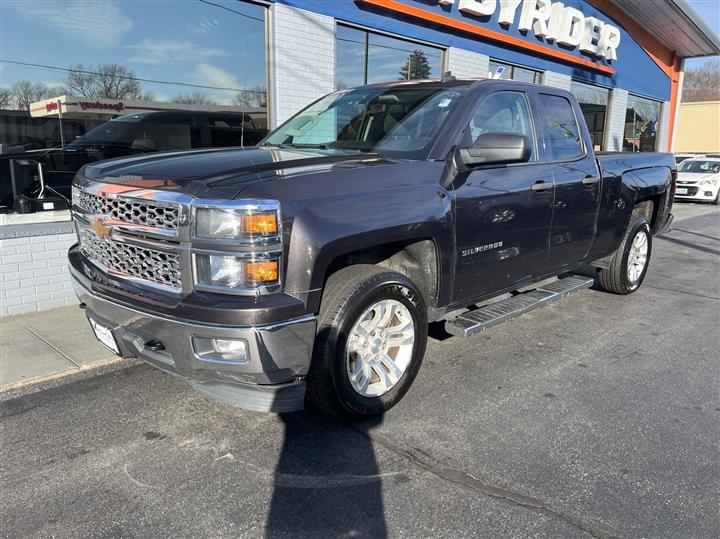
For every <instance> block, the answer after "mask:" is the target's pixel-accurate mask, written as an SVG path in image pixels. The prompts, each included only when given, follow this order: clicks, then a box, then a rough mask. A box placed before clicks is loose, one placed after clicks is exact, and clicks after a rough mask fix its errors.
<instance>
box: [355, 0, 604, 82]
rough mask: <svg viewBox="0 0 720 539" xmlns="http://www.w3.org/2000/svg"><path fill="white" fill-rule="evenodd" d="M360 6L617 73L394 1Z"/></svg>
mask: <svg viewBox="0 0 720 539" xmlns="http://www.w3.org/2000/svg"><path fill="white" fill-rule="evenodd" d="M358 1H359V2H361V3H363V4H368V5H372V6H375V7H378V8H381V9H386V10H388V11H391V12H394V13H396V14H401V15H404V16H406V17H411V18H414V19H420V20H422V21H424V22H426V23H428V22H429V23H432V24H436V25H440V26H443V27H446V28H452V29H454V30H459V31H461V32H465V33H467V34H471V35H473V36H476V37H481V38H484V39H488V40H490V41H495V42H497V43H499V44H502V45H506V46H507V45H509V46H512V47H515V48H518V49H522V50H524V51H527V52H531V53H533V54H540V55H543V56H547V57H550V58H552V59H555V60H559V61H561V62H565V63H569V64H573V65H579V66H583V67H585V68H587V69H593V70H595V71H599V72H601V73H603V74H605V75H614V74H615V72H616V69H615V68H614V67H610V66H607V65H603V64H598V63H596V62H593V61H591V60H586V59H584V58H580V57H577V56H574V55H572V54H569V53H566V52H562V51H559V50H555V49H551V48H549V47H545V46H543V45H540V44H537V43H532V42H530V41H525V40H522V39H520V38H517V37H514V36H511V35H507V34H502V33H500V32H495V31H494V30H488V29H487V28H483V27H481V26H477V25H475V24H470V23H466V22H464V21H461V20H457V19H453V18H450V17H446V16H445V15H438V14H437V13H433V12H430V11H428V10H426V9H422V8H418V7H415V6H410V5H408V4H403V3H401V2H398V1H397V0H358Z"/></svg>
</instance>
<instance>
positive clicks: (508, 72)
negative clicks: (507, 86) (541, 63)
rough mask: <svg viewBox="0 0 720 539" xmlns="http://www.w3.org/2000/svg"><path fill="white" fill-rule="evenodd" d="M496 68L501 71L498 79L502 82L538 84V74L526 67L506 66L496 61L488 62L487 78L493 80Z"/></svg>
mask: <svg viewBox="0 0 720 539" xmlns="http://www.w3.org/2000/svg"><path fill="white" fill-rule="evenodd" d="M498 68H500V69H501V71H502V73H501V75H500V77H499V78H500V79H504V80H517V81H520V82H529V83H533V84H537V83H539V82H540V72H539V71H535V70H534V69H528V68H526V67H520V66H514V65H511V64H506V63H504V62H498V61H497V60H490V72H489V73H488V76H489V77H490V78H493V77H495V76H496V74H497V72H498Z"/></svg>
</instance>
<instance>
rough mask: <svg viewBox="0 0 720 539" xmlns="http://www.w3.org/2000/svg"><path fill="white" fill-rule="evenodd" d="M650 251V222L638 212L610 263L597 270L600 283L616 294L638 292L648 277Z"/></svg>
mask: <svg viewBox="0 0 720 539" xmlns="http://www.w3.org/2000/svg"><path fill="white" fill-rule="evenodd" d="M651 253H652V232H651V231H650V223H648V221H647V219H645V218H644V217H640V216H638V217H636V218H635V220H634V221H632V222H631V223H630V227H629V228H628V231H627V233H626V234H625V237H624V238H623V242H622V243H621V244H620V247H618V249H617V251H615V253H614V254H613V255H612V257H611V259H610V265H609V267H608V268H607V269H601V270H600V271H599V272H598V277H597V284H598V286H599V287H600V288H601V289H602V290H605V291H606V292H612V293H614V294H622V295H625V294H631V293H633V292H635V291H636V290H637V289H638V288H640V285H641V284H642V282H643V281H644V280H645V275H646V274H647V270H648V264H649V262H650V255H651Z"/></svg>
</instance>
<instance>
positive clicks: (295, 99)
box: [269, 3, 335, 128]
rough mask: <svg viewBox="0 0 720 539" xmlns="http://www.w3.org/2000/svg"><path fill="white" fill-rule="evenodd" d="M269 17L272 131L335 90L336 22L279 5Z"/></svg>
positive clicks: (272, 8)
mask: <svg viewBox="0 0 720 539" xmlns="http://www.w3.org/2000/svg"><path fill="white" fill-rule="evenodd" d="M270 17H271V19H270V35H269V39H270V44H271V46H270V77H269V78H270V106H271V114H270V122H271V126H272V127H273V128H274V127H276V126H278V125H279V124H281V123H282V122H284V121H285V120H287V119H288V118H289V117H290V116H292V115H293V114H295V113H296V112H297V111H298V110H300V109H302V108H303V107H305V106H307V105H308V104H310V103H311V102H313V101H315V100H316V99H318V98H320V97H322V96H323V95H325V94H327V93H329V92H332V91H333V90H335V19H333V18H332V17H327V16H325V15H319V14H317V13H311V12H309V11H305V10H303V9H297V8H294V7H290V6H286V5H283V4H279V3H275V4H273V5H272V7H271V8H270Z"/></svg>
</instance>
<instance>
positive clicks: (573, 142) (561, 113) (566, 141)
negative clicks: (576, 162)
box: [540, 94, 583, 161]
mask: <svg viewBox="0 0 720 539" xmlns="http://www.w3.org/2000/svg"><path fill="white" fill-rule="evenodd" d="M540 103H541V105H542V114H541V118H540V122H541V123H542V124H543V131H544V137H545V138H544V140H545V151H546V152H547V158H548V159H549V160H551V161H556V160H559V159H570V158H573V157H578V156H580V155H582V153H583V149H582V140H581V138H580V128H579V127H578V124H577V121H576V120H575V114H574V113H573V109H572V105H571V104H570V101H568V100H567V99H565V98H564V97H560V96H558V95H546V94H542V95H540Z"/></svg>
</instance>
